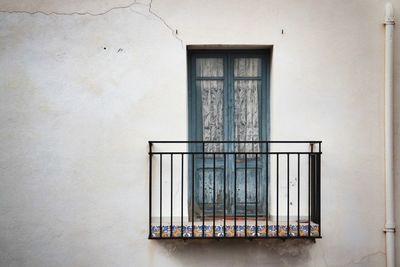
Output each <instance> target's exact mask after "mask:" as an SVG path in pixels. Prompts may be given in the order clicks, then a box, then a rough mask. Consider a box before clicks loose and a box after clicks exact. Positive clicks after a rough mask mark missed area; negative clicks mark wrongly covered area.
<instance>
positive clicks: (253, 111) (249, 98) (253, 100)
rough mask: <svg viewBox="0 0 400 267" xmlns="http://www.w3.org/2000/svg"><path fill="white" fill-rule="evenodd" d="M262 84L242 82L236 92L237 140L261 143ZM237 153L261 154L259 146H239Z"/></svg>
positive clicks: (236, 85) (236, 82)
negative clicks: (260, 103) (260, 99)
mask: <svg viewBox="0 0 400 267" xmlns="http://www.w3.org/2000/svg"><path fill="white" fill-rule="evenodd" d="M260 85H261V84H260V82H259V81H254V80H240V81H235V82H234V90H235V140H237V141H259V138H260V137H259V132H260V131H259V117H258V114H259V111H258V90H259V89H260ZM236 151H237V152H259V151H260V147H259V144H251V143H250V144H238V145H236Z"/></svg>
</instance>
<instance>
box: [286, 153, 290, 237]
mask: <svg viewBox="0 0 400 267" xmlns="http://www.w3.org/2000/svg"><path fill="white" fill-rule="evenodd" d="M289 162H290V157H289V154H287V225H286V234H287V236H288V237H289V230H290V226H289V212H290V210H289V208H290V202H289V201H290V198H289V193H290V192H289V190H290V184H289V182H290V181H289V180H290V177H289Z"/></svg>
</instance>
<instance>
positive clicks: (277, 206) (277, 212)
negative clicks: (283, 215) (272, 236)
mask: <svg viewBox="0 0 400 267" xmlns="http://www.w3.org/2000/svg"><path fill="white" fill-rule="evenodd" d="M276 236H279V154H276Z"/></svg>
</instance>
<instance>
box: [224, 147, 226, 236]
mask: <svg viewBox="0 0 400 267" xmlns="http://www.w3.org/2000/svg"><path fill="white" fill-rule="evenodd" d="M225 236H226V154H224V237H225Z"/></svg>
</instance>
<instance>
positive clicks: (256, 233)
mask: <svg viewBox="0 0 400 267" xmlns="http://www.w3.org/2000/svg"><path fill="white" fill-rule="evenodd" d="M255 156H256V174H255V176H256V232H255V236H258V155H255Z"/></svg>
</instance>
